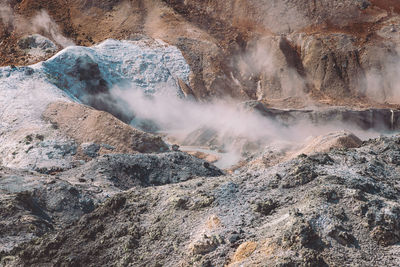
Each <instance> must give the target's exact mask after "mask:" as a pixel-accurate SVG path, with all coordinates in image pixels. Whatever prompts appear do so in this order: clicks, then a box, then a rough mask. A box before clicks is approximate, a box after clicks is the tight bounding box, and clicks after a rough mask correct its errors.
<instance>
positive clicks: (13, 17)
mask: <svg viewBox="0 0 400 267" xmlns="http://www.w3.org/2000/svg"><path fill="white" fill-rule="evenodd" d="M0 19H1V22H2V23H3V24H4V25H5V26H6V27H7V29H8V31H9V32H11V31H13V30H16V31H18V33H25V34H32V33H39V34H42V35H46V36H47V37H50V38H51V39H53V41H55V42H56V43H57V44H58V45H60V46H61V47H63V48H65V47H68V46H71V45H74V42H73V41H72V40H70V39H68V38H66V37H65V36H64V35H63V34H62V33H61V30H60V28H59V26H58V25H57V23H56V22H54V20H53V19H52V18H51V17H50V15H49V14H48V13H47V11H46V10H41V11H39V12H38V13H37V14H36V15H35V16H34V17H33V18H32V19H31V20H30V21H27V20H26V19H24V18H23V17H22V16H19V15H18V14H15V13H14V11H13V9H12V8H11V7H10V5H9V4H8V2H7V1H5V0H1V1H0Z"/></svg>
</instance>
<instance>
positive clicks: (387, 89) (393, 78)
mask: <svg viewBox="0 0 400 267" xmlns="http://www.w3.org/2000/svg"><path fill="white" fill-rule="evenodd" d="M398 50H400V48H399V49H398ZM399 52H400V51H399ZM399 59H400V56H399V53H398V52H397V53H394V54H390V55H386V56H382V57H381V58H380V62H379V63H378V64H376V65H378V66H373V67H372V68H371V69H370V70H368V71H367V73H366V78H365V80H366V92H365V94H366V96H367V97H369V98H371V99H373V100H375V101H377V102H380V103H390V104H400V61H399Z"/></svg>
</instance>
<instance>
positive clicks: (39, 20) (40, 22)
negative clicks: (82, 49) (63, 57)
mask: <svg viewBox="0 0 400 267" xmlns="http://www.w3.org/2000/svg"><path fill="white" fill-rule="evenodd" d="M32 30H33V31H35V32H44V33H45V34H46V35H49V36H50V37H51V38H52V39H53V40H54V41H55V42H56V43H57V44H59V45H60V46H62V47H67V46H71V45H74V42H73V41H71V40H70V39H68V38H66V37H65V36H63V35H62V34H61V31H60V28H59V27H58V25H57V23H55V22H54V21H53V20H52V19H51V17H50V16H49V14H48V13H47V12H46V11H45V10H41V11H40V12H39V13H38V14H36V16H35V17H34V18H33V19H32Z"/></svg>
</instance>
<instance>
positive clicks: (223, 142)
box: [111, 87, 374, 168]
mask: <svg viewBox="0 0 400 267" xmlns="http://www.w3.org/2000/svg"><path fill="white" fill-rule="evenodd" d="M111 94H112V96H113V97H114V98H115V99H116V100H117V101H118V102H119V103H120V105H122V106H123V107H124V108H125V109H126V111H127V112H131V113H133V114H135V119H134V120H133V121H132V122H131V124H132V125H133V126H135V127H140V126H143V122H147V123H148V122H151V123H154V125H155V126H156V128H157V129H158V132H163V133H165V134H166V135H167V136H168V137H172V138H173V139H174V140H176V142H177V143H179V144H183V145H190V146H198V147H204V146H208V147H214V149H216V150H217V151H219V152H223V154H222V159H221V160H220V161H219V162H217V166H219V167H222V168H226V167H230V166H232V165H234V164H236V163H237V162H238V161H239V160H240V159H241V158H243V157H247V156H249V155H253V154H255V153H258V152H262V151H263V150H264V149H265V147H267V146H268V149H271V148H272V149H274V150H280V151H283V150H290V149H293V148H295V147H299V145H301V144H303V143H304V142H305V141H307V139H308V138H310V137H313V136H317V135H321V134H327V133H330V132H332V131H338V130H349V131H352V132H355V133H356V134H362V135H361V136H360V137H361V138H363V137H371V136H373V135H374V133H371V132H365V131H361V130H359V129H357V128H355V127H351V126H349V125H344V124H342V123H339V122H338V123H336V124H335V123H332V122H329V125H318V126H316V125H313V124H312V123H311V122H308V121H299V123H298V124H296V125H293V126H290V127H288V126H284V125H282V124H280V123H279V122H277V121H274V120H272V119H269V118H266V117H263V116H262V115H260V114H259V113H256V112H254V111H250V110H249V109H247V108H246V105H244V104H243V103H238V102H235V101H234V100H231V99H225V100H214V101H213V102H207V103H200V102H194V101H190V100H185V99H181V98H179V97H177V96H176V95H175V94H174V93H173V92H171V91H168V90H164V91H163V92H161V93H156V94H154V95H146V94H145V93H143V91H142V90H141V89H135V88H133V89H132V88H129V89H127V88H120V87H115V88H114V89H112V91H111ZM211 154H212V153H211Z"/></svg>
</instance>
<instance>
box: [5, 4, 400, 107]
mask: <svg viewBox="0 0 400 267" xmlns="http://www.w3.org/2000/svg"><path fill="white" fill-rule="evenodd" d="M3 2H4V3H5V4H3V6H4V7H2V17H3V24H2V27H1V29H0V35H1V36H2V37H1V38H2V43H1V46H0V53H1V58H2V65H10V64H17V65H18V64H29V63H31V62H34V61H37V60H39V58H34V57H33V58H32V57H31V56H29V55H27V54H26V53H24V51H23V49H21V48H20V47H21V46H20V45H18V40H20V38H21V37H22V36H23V35H26V34H31V33H34V32H35V33H41V34H43V35H45V36H46V37H49V38H50V39H52V40H53V41H56V43H57V40H55V39H57V34H55V33H54V32H55V30H54V27H55V25H52V22H49V21H48V20H46V19H47V18H45V19H43V16H41V18H39V19H38V18H37V16H38V15H37V14H38V12H39V11H43V10H45V11H46V12H48V15H49V18H50V19H52V20H53V21H54V22H55V23H56V24H57V25H58V27H59V33H60V34H61V35H63V36H65V37H66V38H69V39H70V40H71V41H73V42H74V43H75V44H78V45H92V44H94V43H98V42H100V41H103V40H104V39H107V38H116V39H135V38H136V39H137V38H140V37H141V36H143V35H145V36H150V37H152V38H159V39H162V40H164V41H166V42H167V43H170V44H173V45H176V46H177V47H178V48H179V49H181V51H182V52H183V54H184V56H185V58H186V60H187V61H188V63H189V64H190V66H191V70H192V76H191V79H190V86H191V88H192V89H193V91H194V94H195V95H196V97H197V98H201V99H204V98H208V97H211V96H217V97H221V96H233V97H238V98H241V99H259V100H263V101H265V102H266V103H267V104H269V105H275V106H296V107H301V106H305V105H308V104H309V102H310V101H311V102H312V101H313V100H318V101H317V102H319V103H323V104H341V105H353V106H354V105H357V106H364V107H365V106H381V105H384V106H388V105H390V104H398V103H399V100H400V99H399V98H400V96H399V95H398V93H397V92H398V88H397V85H396V84H397V80H396V79H397V76H398V75H397V74H398V69H399V68H398V66H397V65H398V64H397V58H398V45H399V37H398V34H396V33H397V31H398V30H400V26H399V23H400V22H399V20H400V18H399V13H398V12H399V8H400V4H399V3H397V2H396V1H386V0H385V1H367V0H365V1H360V0H349V1H304V0H297V1H286V2H281V1H272V0H268V1H228V0H227V1H207V2H198V1H167V0H165V1H158V0H152V1H96V2H95V3H94V2H91V1H67V2H65V1H56V0H55V1H42V2H41V1H30V0H24V1H8V4H7V1H3ZM10 16H11V17H12V18H14V19H13V20H11V19H10ZM39 17H40V16H39ZM49 25H50V26H49ZM57 44H58V46H59V48H61V46H63V45H65V43H63V42H60V41H59V42H58V43H57ZM47 56H49V55H47ZM40 59H42V58H40ZM288 97H290V98H291V99H287V98H288Z"/></svg>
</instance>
